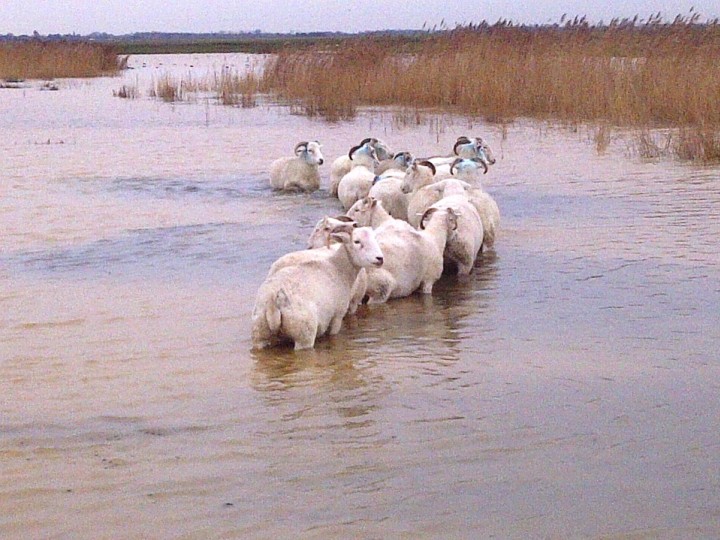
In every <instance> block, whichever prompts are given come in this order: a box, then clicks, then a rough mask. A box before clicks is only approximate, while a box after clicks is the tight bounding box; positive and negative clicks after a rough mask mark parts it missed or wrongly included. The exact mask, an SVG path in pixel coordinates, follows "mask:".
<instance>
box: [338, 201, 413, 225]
mask: <svg viewBox="0 0 720 540" xmlns="http://www.w3.org/2000/svg"><path fill="white" fill-rule="evenodd" d="M346 215H347V216H348V217H349V218H351V219H352V220H353V221H354V222H355V223H357V224H358V225H359V226H360V227H372V228H373V229H377V228H378V227H380V226H381V225H383V224H384V223H386V222H389V221H394V220H395V218H394V217H392V216H391V215H390V214H389V213H388V211H387V210H385V208H384V207H383V205H382V203H381V202H380V201H378V200H377V199H375V198H373V197H370V196H367V197H363V198H362V199H360V200H358V201H355V203H354V204H353V205H352V206H351V207H350V208H349V209H348V211H347V214H346ZM398 221H401V220H398Z"/></svg>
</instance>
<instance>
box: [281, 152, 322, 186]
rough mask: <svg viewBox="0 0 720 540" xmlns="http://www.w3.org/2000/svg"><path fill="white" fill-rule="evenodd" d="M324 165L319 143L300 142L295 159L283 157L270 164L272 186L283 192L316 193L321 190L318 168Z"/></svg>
mask: <svg viewBox="0 0 720 540" xmlns="http://www.w3.org/2000/svg"><path fill="white" fill-rule="evenodd" d="M322 164H323V155H322V152H321V150H320V143H319V142H318V141H302V142H299V143H298V144H297V145H295V156H294V157H281V158H278V159H276V160H275V161H273V162H272V163H271V164H270V185H271V186H272V188H273V189H276V190H283V191H306V192H311V191H315V190H317V189H319V188H320V172H319V169H318V167H319V165H322Z"/></svg>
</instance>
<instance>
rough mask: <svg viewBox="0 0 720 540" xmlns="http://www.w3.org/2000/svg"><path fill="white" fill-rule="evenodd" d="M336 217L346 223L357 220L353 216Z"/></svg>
mask: <svg viewBox="0 0 720 540" xmlns="http://www.w3.org/2000/svg"><path fill="white" fill-rule="evenodd" d="M334 219H336V220H338V221H344V222H345V223H355V220H354V219H353V218H351V217H350V216H345V215H340V216H335V218H334Z"/></svg>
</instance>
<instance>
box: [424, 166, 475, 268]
mask: <svg viewBox="0 0 720 540" xmlns="http://www.w3.org/2000/svg"><path fill="white" fill-rule="evenodd" d="M442 182H443V183H444V184H445V187H444V196H443V198H441V199H440V200H439V201H437V202H436V203H435V204H433V205H432V206H430V208H429V209H428V210H432V211H438V210H441V211H442V210H444V211H449V210H452V211H453V212H454V213H455V214H456V215H457V230H456V234H454V235H453V237H452V238H451V239H450V240H448V242H447V244H446V246H445V253H444V259H445V262H446V263H447V264H448V265H455V266H457V272H458V275H461V276H466V275H468V274H469V273H470V272H472V269H473V266H474V265H475V260H476V259H477V256H478V253H480V251H481V250H482V246H483V235H484V231H483V224H482V220H481V219H480V216H479V214H478V212H477V210H476V209H475V206H474V205H473V203H472V202H471V201H470V197H469V195H468V194H467V192H466V187H467V186H466V184H464V182H461V181H459V180H453V179H450V180H443V181H442ZM427 216H428V211H427V210H426V211H425V212H424V213H423V216H422V218H421V219H420V223H419V227H420V228H421V229H422V228H423V227H426V226H427V223H426V220H427Z"/></svg>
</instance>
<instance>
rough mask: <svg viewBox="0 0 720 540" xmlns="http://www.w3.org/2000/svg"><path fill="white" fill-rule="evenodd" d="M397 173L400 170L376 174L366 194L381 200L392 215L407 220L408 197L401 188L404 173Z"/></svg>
mask: <svg viewBox="0 0 720 540" xmlns="http://www.w3.org/2000/svg"><path fill="white" fill-rule="evenodd" d="M397 173H400V171H388V172H386V173H385V174H383V175H382V176H376V177H375V180H374V181H373V184H372V186H371V187H370V191H369V192H368V195H369V196H370V197H372V198H373V199H376V200H378V201H381V202H382V203H383V207H384V208H385V209H386V210H387V211H388V213H389V214H390V215H391V216H392V217H394V218H396V219H402V220H403V221H407V219H408V213H407V210H408V200H409V199H408V196H407V195H406V194H405V193H403V192H402V189H401V187H402V183H403V178H404V176H405V175H404V174H402V173H400V174H397ZM351 208H352V207H351Z"/></svg>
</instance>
